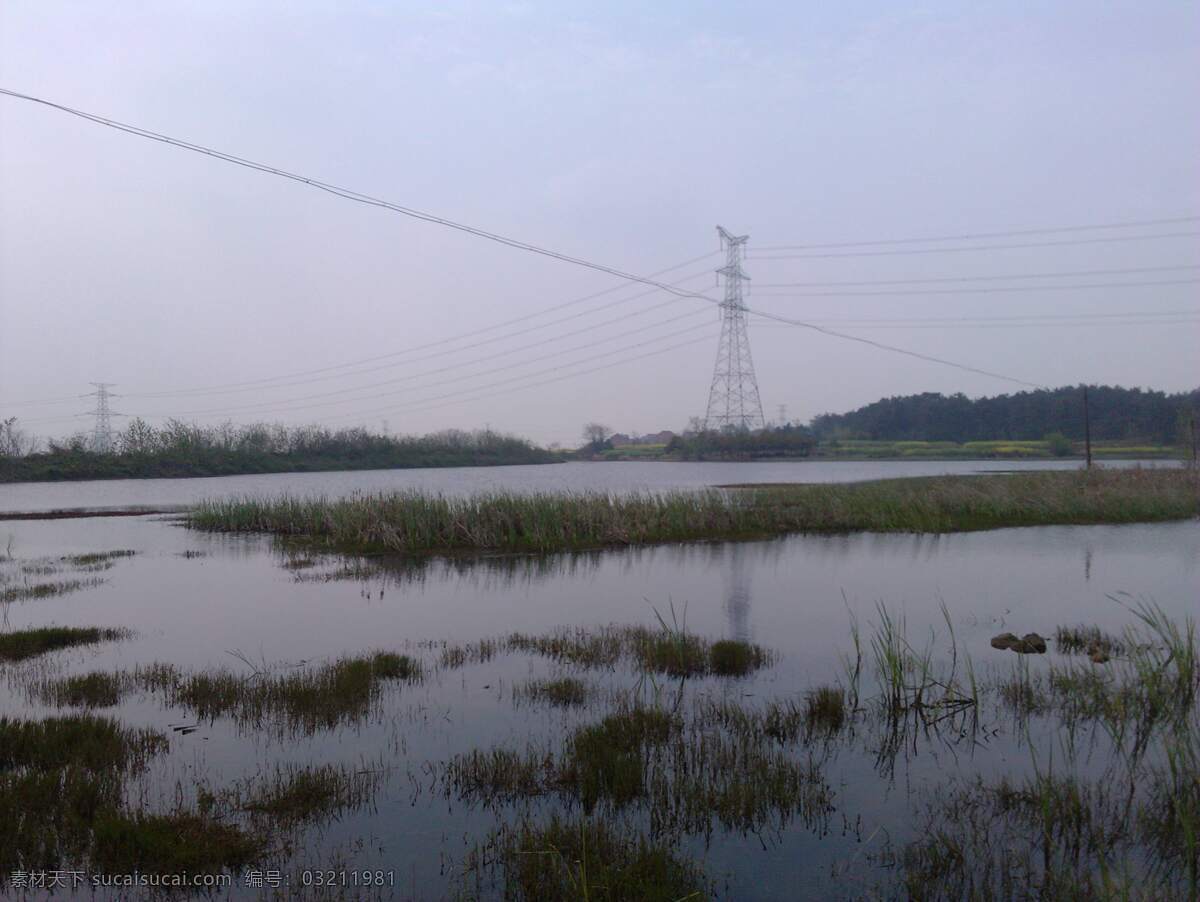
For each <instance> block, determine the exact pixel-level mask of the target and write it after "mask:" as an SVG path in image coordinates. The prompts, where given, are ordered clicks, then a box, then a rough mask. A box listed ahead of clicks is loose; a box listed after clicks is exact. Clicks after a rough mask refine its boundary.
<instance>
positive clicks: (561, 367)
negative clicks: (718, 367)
mask: <svg viewBox="0 0 1200 902" xmlns="http://www.w3.org/2000/svg"><path fill="white" fill-rule="evenodd" d="M711 326H712V323H711V322H709V323H699V324H698V325H695V326H689V327H688V328H686V329H679V330H677V331H675V332H669V333H667V334H666V335H659V336H656V337H654V338H650V339H647V340H645V341H640V342H636V343H634V344H630V345H625V346H623V347H619V348H614V349H612V350H611V351H604V352H602V353H599V354H592V355H590V356H588V357H584V358H581V359H579V360H576V361H573V362H571V363H565V364H560V365H558V366H553V367H548V368H546V369H543V370H537V371H534V372H532V373H522V374H520V375H517V376H512V377H510V378H508V379H501V380H499V381H498V382H493V383H491V386H497V385H505V384H508V383H511V382H519V381H520V380H522V379H529V378H532V377H534V376H540V375H544V374H546V373H554V372H559V371H561V370H564V369H568V368H569V367H573V366H579V365H580V364H583V363H589V362H591V361H593V360H600V359H603V358H605V357H611V356H613V355H614V354H621V353H624V352H625V351H632V350H635V349H637V348H643V347H646V346H647V345H652V344H655V343H656V342H660V341H665V340H669V339H671V338H677V337H679V336H681V335H686V334H689V333H692V332H695V331H697V330H698V329H704V328H709V329H710V332H709V333H706V335H705V337H704V338H702V339H697V340H698V341H699V340H707V338H709V337H711V335H712V334H714V333H712V331H711ZM688 343H689V344H691V343H693V342H688ZM572 350H578V349H577V348H575V349H572ZM553 356H560V354H553V355H545V356H544V357H542V358H537V359H548V358H549V357H553ZM528 362H529V361H525V363H528ZM504 369H512V367H511V366H508V367H499V368H497V370H496V371H497V372H499V371H500V370H504ZM601 369H603V367H601ZM481 375H488V373H487V372H485V373H474V374H472V375H471V376H469V377H462V378H474V377H476V376H481ZM462 378H458V379H447V380H442V381H440V382H437V383H434V384H433V385H431V386H428V387H429V388H436V387H437V386H439V385H448V384H450V383H452V382H461V381H462ZM480 388H481V386H475V387H472V388H466V389H459V390H457V391H453V392H450V393H448V394H444V395H435V396H433V397H430V398H420V399H416V400H415V401H413V402H412V403H417V404H421V403H425V402H428V401H438V400H441V399H443V398H453V397H457V396H459V395H462V394H470V393H471V392H476V391H479V390H480ZM397 394H402V392H381V393H379V394H376V395H369V396H365V397H361V398H343V399H341V400H340V401H337V402H324V403H318V404H305V405H301V406H299V407H272V408H270V409H268V410H260V411H258V412H259V413H275V412H281V413H294V412H296V411H297V410H308V409H310V408H312V407H318V406H327V405H328V404H329V403H347V402H354V401H369V400H376V399H379V398H388V397H392V396H394V395H397ZM395 409H398V408H396V407H395V406H390V407H385V408H380V409H379V410H375V411H366V412H363V413H347V414H341V415H338V416H334V417H330V418H328V419H330V420H333V421H336V420H339V419H347V418H352V417H358V416H374V415H375V414H377V413H380V412H387V411H389V410H395ZM227 410H228V409H227V408H224V409H216V410H214V411H188V412H186V413H188V414H194V415H209V414H214V413H215V414H219V413H225V412H227ZM158 416H163V415H162V414H159V415H158Z"/></svg>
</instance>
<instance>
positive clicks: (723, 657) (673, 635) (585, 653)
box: [502, 612, 774, 677]
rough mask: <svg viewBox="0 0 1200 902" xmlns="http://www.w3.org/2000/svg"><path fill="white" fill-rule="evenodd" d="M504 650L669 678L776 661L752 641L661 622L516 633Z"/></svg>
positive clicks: (740, 672) (747, 669)
mask: <svg viewBox="0 0 1200 902" xmlns="http://www.w3.org/2000/svg"><path fill="white" fill-rule="evenodd" d="M656 613H657V612H656ZM502 647H503V648H504V649H505V650H507V651H511V652H521V653H525V654H536V655H539V656H541V657H545V658H548V659H550V660H552V661H554V662H555V663H558V664H563V665H568V666H573V667H581V668H586V669H604V668H611V667H614V666H615V665H616V664H617V663H619V662H621V661H627V662H629V663H630V664H633V665H634V666H635V667H637V668H638V669H640V670H642V671H643V672H646V673H659V674H665V675H667V676H672V677H699V676H746V675H748V674H749V673H752V672H753V671H755V670H758V669H760V668H762V667H766V666H769V665H770V664H771V663H772V662H773V660H774V658H773V656H772V654H771V653H770V652H769V651H767V650H766V649H764V648H762V647H760V646H758V645H755V644H753V643H751V642H743V641H740V640H733V639H721V640H717V641H716V642H713V641H711V640H709V639H705V638H704V637H702V636H697V635H695V634H693V633H690V632H688V631H687V629H686V627H685V626H684V625H683V624H682V623H680V622H671V623H668V622H667V621H665V620H663V619H662V618H661V617H660V627H659V628H658V629H652V628H649V627H643V626H607V627H600V628H593V629H583V628H577V629H563V630H558V631H556V632H553V633H547V634H544V635H541V636H529V635H525V634H521V633H514V634H512V635H510V636H508V637H507V639H505V640H503V643H502Z"/></svg>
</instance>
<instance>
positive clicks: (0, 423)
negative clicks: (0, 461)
mask: <svg viewBox="0 0 1200 902" xmlns="http://www.w3.org/2000/svg"><path fill="white" fill-rule="evenodd" d="M36 449H37V440H36V439H34V438H32V437H31V436H29V435H27V434H26V432H25V430H24V429H20V428H18V427H17V418H16V417H9V418H8V419H7V420H0V457H24V456H25V455H26V454H32V453H33V452H34V451H35V450H36Z"/></svg>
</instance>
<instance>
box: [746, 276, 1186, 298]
mask: <svg viewBox="0 0 1200 902" xmlns="http://www.w3.org/2000/svg"><path fill="white" fill-rule="evenodd" d="M1197 282H1200V279H1163V280H1159V281H1152V282H1101V283H1093V284H1090V285H1004V286H999V285H996V286H992V287H990V288H904V289H894V290H891V291H805V292H790V293H780V294H774V293H771V292H766V293H764V294H758V293H757V292H756V294H758V296H759V297H767V298H777V297H779V298H782V297H793V298H874V297H885V296H891V295H911V294H918V295H931V294H955V295H957V294H1002V293H1007V292H1014V291H1084V290H1092V289H1097V288H1150V287H1161V286H1165V285H1194V284H1196V283H1197Z"/></svg>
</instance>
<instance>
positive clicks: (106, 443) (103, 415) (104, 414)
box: [84, 382, 123, 454]
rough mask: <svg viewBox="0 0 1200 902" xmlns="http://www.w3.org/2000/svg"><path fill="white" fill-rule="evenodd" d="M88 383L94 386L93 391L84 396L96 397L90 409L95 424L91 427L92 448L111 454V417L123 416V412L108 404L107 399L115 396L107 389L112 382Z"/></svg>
mask: <svg viewBox="0 0 1200 902" xmlns="http://www.w3.org/2000/svg"><path fill="white" fill-rule="evenodd" d="M89 384H90V385H94V386H96V390H95V391H94V392H92V393H91V394H89V395H84V397H85V398H95V399H96V409H95V410H93V411H92V414H93V415H94V416H95V417H96V424H95V426H94V427H93V429H92V450H93V451H95V452H96V453H97V454H112V451H113V431H112V419H111V418H112V417H114V416H123V414H119V413H115V412H114V411H113V410H112V409H110V408H109V406H108V401H109V399H110V398H113V397H116V396H115V395H113V394H112V392H110V391H109V389H110V388H112V386H113V383H111V382H92V383H89Z"/></svg>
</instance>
